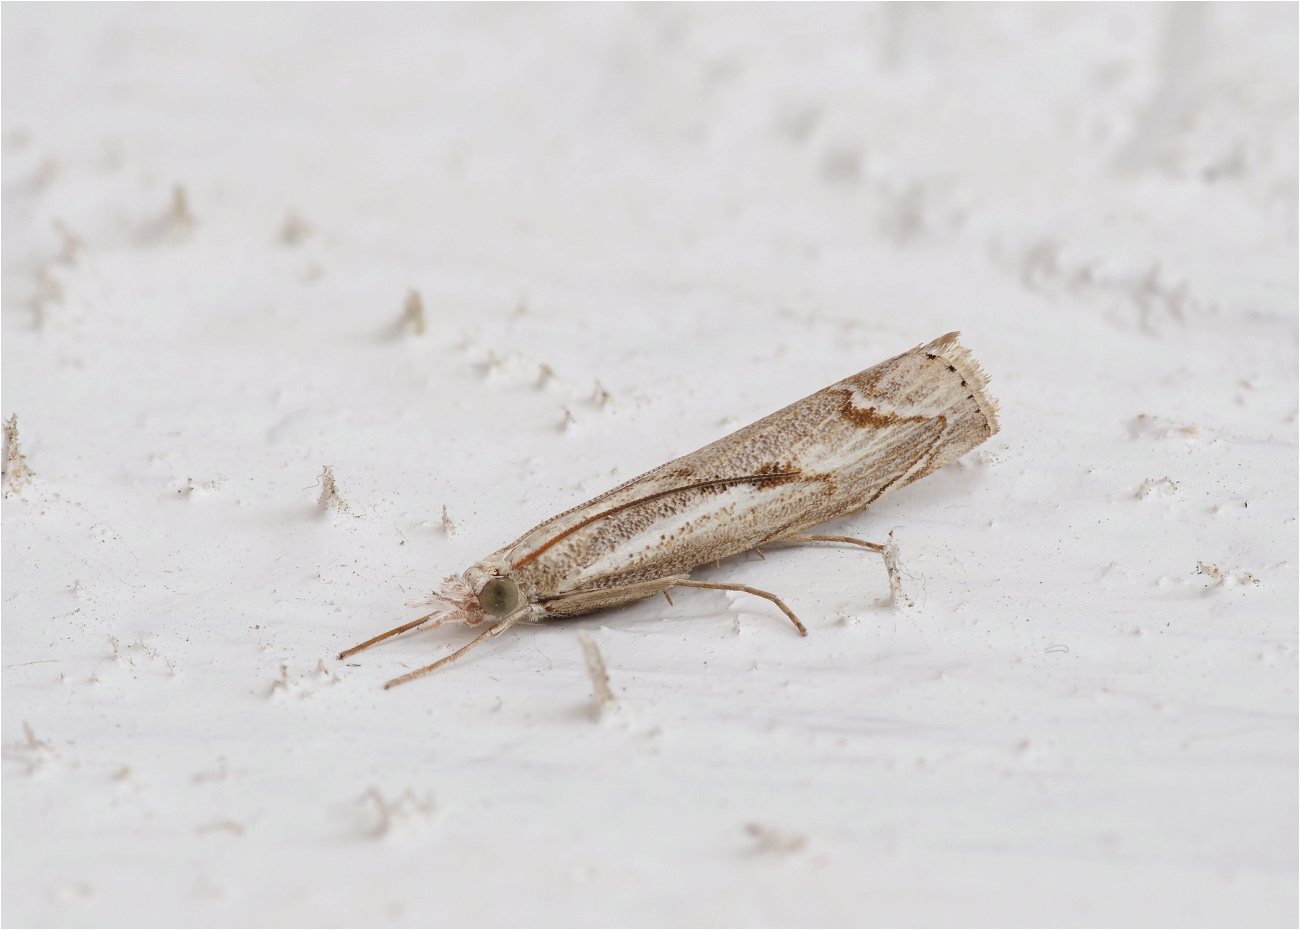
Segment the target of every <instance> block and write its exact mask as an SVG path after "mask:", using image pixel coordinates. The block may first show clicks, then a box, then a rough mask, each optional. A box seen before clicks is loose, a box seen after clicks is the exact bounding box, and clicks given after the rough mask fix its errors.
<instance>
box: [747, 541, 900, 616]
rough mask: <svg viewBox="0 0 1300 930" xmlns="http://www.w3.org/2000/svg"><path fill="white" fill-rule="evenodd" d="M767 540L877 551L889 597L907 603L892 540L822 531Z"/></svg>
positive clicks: (895, 547)
mask: <svg viewBox="0 0 1300 930" xmlns="http://www.w3.org/2000/svg"><path fill="white" fill-rule="evenodd" d="M768 542H778V543H808V542H830V543H845V544H846V545H850V546H861V547H862V548H864V549H870V550H872V551H873V552H879V553H880V555H881V557H882V558H884V560H885V571H886V572H887V573H888V574H889V599H890V600H891V601H893V602H894V603H895V604H905V603H908V601H907V599H906V598H904V597H903V573H902V571H901V569H900V568H899V565H898V547H897V546H895V545H894V544H893V543H892V542H889V543H873V542H867V541H866V540H865V539H857V538H855V537H853V536H830V535H826V534H823V533H789V534H787V535H785V536H777V537H775V538H774V539H769V540H768Z"/></svg>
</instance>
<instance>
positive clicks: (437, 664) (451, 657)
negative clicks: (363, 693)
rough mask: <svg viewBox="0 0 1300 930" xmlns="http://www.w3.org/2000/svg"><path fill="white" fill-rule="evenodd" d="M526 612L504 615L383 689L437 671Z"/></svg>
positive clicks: (511, 624) (500, 632)
mask: <svg viewBox="0 0 1300 930" xmlns="http://www.w3.org/2000/svg"><path fill="white" fill-rule="evenodd" d="M526 612H527V611H526V610H517V611H515V612H514V613H512V614H511V615H510V616H508V617H506V618H505V619H504V620H502V621H501V622H500V623H498V624H496V625H495V626H490V627H488V628H487V629H486V630H484V631H483V632H482V633H480V634H478V636H475V637H474V638H473V639H472V640H470V641H469V642H468V643H466V644H465V645H463V646H461V647H460V648H459V649H457V650H456V651H455V652H453V653H452V654H451V655H448V656H443V657H442V658H441V659H439V660H438V661H437V662H434V663H433V664H432V665H426V666H425V667H424V668H417V669H416V670H415V671H413V672H407V673H406V674H405V675H399V676H398V677H397V678H394V679H393V680H392V681H390V682H387V683H385V685H384V690H385V691H387V690H388V689H389V688H392V687H394V686H395V685H401V684H405V683H406V682H408V681H411V680H412V679H414V678H419V677H421V676H423V675H427V674H429V673H430V672H434V671H437V670H438V669H440V668H442V667H443V666H444V665H446V664H447V663H448V662H454V661H456V660H457V659H459V658H460V657H461V656H463V655H464V654H465V653H467V652H469V651H470V650H471V649H473V648H474V647H475V646H477V645H478V644H479V643H481V642H483V640H485V639H487V638H488V637H489V636H499V635H500V634H502V633H504V632H505V631H506V630H508V629H510V628H511V627H512V626H514V625H515V621H517V620H519V619H520V618H522V617H523V615H524V614H525V613H526Z"/></svg>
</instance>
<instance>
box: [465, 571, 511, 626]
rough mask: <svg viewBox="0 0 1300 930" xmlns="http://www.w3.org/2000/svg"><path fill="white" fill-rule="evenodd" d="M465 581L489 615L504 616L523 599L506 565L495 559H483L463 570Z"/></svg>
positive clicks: (484, 611)
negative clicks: (465, 570)
mask: <svg viewBox="0 0 1300 930" xmlns="http://www.w3.org/2000/svg"><path fill="white" fill-rule="evenodd" d="M465 581H466V582H467V583H468V584H469V587H470V590H471V591H473V592H474V597H475V598H477V599H478V604H479V607H480V608H482V610H483V613H485V614H487V615H488V616H489V617H504V616H505V615H506V614H509V613H512V612H513V611H515V610H517V609H518V608H519V606H520V605H521V604H522V603H523V601H524V597H523V595H522V594H521V593H520V591H519V585H517V584H516V583H515V580H514V579H513V578H511V577H510V576H509V575H508V574H507V566H506V565H505V564H503V563H498V562H497V561H496V560H495V559H484V560H483V561H482V562H479V563H478V564H477V565H475V566H474V567H473V568H471V569H470V570H469V571H467V572H465Z"/></svg>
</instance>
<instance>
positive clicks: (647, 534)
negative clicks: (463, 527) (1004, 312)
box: [496, 333, 998, 615]
mask: <svg viewBox="0 0 1300 930" xmlns="http://www.w3.org/2000/svg"><path fill="white" fill-rule="evenodd" d="M957 340H958V334H957V333H949V334H947V335H946V336H941V337H940V338H938V339H936V340H934V341H933V342H931V343H929V344H927V345H924V346H920V347H918V348H916V349H913V350H911V351H910V352H904V353H903V354H901V355H898V356H895V357H894V358H891V359H889V360H888V361H885V362H881V363H880V364H879V365H876V366H874V367H872V368H868V369H867V370H866V371H863V372H860V373H859V374H856V375H853V376H852V377H849V378H845V379H844V380H843V381H839V382H837V383H835V384H832V385H831V386H830V387H828V388H825V389H823V390H821V391H818V392H817V393H816V394H813V395H811V396H809V397H806V398H804V399H803V400H800V401H797V402H796V403H793V404H791V405H790V406H788V407H786V408H785V409H783V410H779V411H777V412H776V413H773V414H771V415H770V416H767V417H764V418H763V419H761V420H759V421H758V422H756V423H752V424H750V425H749V426H746V427H744V428H742V429H740V430H737V431H736V432H734V433H732V434H730V435H729V436H725V437H723V438H722V439H719V440H717V441H716V442H713V443H710V444H709V445H707V446H705V447H704V448H702V449H700V450H698V451H696V452H692V453H690V454H689V455H684V456H682V457H681V458H679V459H675V460H673V461H671V462H668V463H667V464H665V465H661V466H660V467H658V468H656V469H654V470H653V471H650V472H647V473H646V474H644V475H641V476H640V477H638V478H634V479H632V480H631V481H628V482H626V483H625V484H623V485H620V486H619V487H617V488H614V489H613V490H612V491H609V492H607V493H605V494H602V495H600V496H599V497H597V498H595V499H594V500H591V501H589V502H587V503H585V504H583V505H581V506H579V507H575V508H574V509H572V510H570V511H567V512H566V513H562V514H560V515H559V516H557V517H553V518H552V519H550V520H548V521H546V522H545V523H543V524H541V525H540V526H538V527H536V528H534V529H532V530H530V531H529V532H528V533H526V534H525V535H524V536H522V537H521V538H520V539H519V540H517V541H516V542H514V543H512V544H511V545H509V546H507V547H505V548H504V549H502V550H501V551H500V552H499V553H497V554H496V557H499V558H500V560H501V562H502V563H504V566H508V571H509V573H510V575H511V576H512V577H513V578H514V579H515V581H516V582H517V583H518V584H519V586H520V589H521V591H522V592H523V593H524V594H525V595H526V596H527V597H528V598H529V600H530V601H533V602H535V603H538V604H539V606H542V607H544V608H546V605H547V602H548V601H549V602H551V608H549V609H547V612H548V613H552V614H553V615H560V614H567V613H571V612H572V613H577V612H583V611H585V610H587V609H591V608H590V607H587V606H583V602H584V601H585V600H586V599H584V598H578V599H576V600H574V601H572V602H570V603H569V604H565V603H563V599H564V598H566V597H570V596H572V595H575V594H578V593H581V592H593V593H594V592H598V591H601V590H604V589H612V588H621V587H625V586H629V585H633V586H635V585H637V584H638V583H645V582H651V581H653V580H655V579H660V578H664V577H666V576H671V575H680V574H682V573H685V572H689V571H690V570H691V569H692V568H695V567H696V566H698V565H702V564H704V563H706V562H711V561H713V560H715V559H721V558H725V557H726V556H730V555H734V554H736V553H738V552H743V551H745V550H747V549H752V548H753V547H755V546H758V545H762V544H763V543H765V542H770V541H772V540H776V539H780V538H781V537H784V536H787V535H789V534H792V533H797V532H799V531H801V530H804V529H806V528H808V527H811V526H816V525H817V524H819V523H824V522H825V521H827V520H830V519H833V518H835V517H840V516H844V515H845V514H850V513H855V512H857V511H859V510H862V509H863V508H865V507H866V506H867V505H869V504H870V503H871V502H872V501H874V500H876V499H877V498H879V497H880V496H881V495H882V494H885V493H887V492H888V491H891V490H894V489H896V488H900V487H902V486H903V485H906V484H908V483H910V482H912V481H915V480H917V479H918V478H922V477H924V476H925V475H928V474H930V473H931V472H933V471H935V470H936V469H938V468H941V467H943V466H944V465H946V464H948V463H949V462H951V461H953V460H954V459H956V458H958V457H959V456H961V455H963V454H965V453H966V452H969V451H970V450H971V449H973V448H975V447H976V446H978V445H979V444H980V443H982V442H983V441H984V440H985V439H988V438H989V437H990V436H992V435H993V434H994V433H996V432H997V431H998V418H997V417H998V415H997V402H996V401H994V400H993V398H992V397H990V396H989V394H988V392H987V378H986V377H985V375H984V373H983V372H982V371H981V370H980V367H979V365H978V363H976V361H975V360H974V358H972V357H971V354H970V352H968V351H967V350H966V349H965V348H964V347H963V346H961V345H960V344H959V343H958V341H957ZM646 593H647V594H648V593H653V591H647V592H646ZM639 596H645V594H641V595H639ZM629 599H631V598H629ZM620 600H622V598H620ZM571 608H572V609H571Z"/></svg>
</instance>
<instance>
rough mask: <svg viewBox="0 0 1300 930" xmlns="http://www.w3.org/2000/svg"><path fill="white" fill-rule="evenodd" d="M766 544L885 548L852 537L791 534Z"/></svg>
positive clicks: (770, 540) (778, 537)
mask: <svg viewBox="0 0 1300 930" xmlns="http://www.w3.org/2000/svg"><path fill="white" fill-rule="evenodd" d="M768 542H788V543H803V542H839V543H848V544H849V545H851V546H861V547H862V548H864V549H874V550H875V551H876V552H884V551H885V546H884V545H882V544H881V543H873V542H867V541H866V540H865V539H855V538H854V537H852V536H824V535H822V534H820V533H791V534H790V535H789V536H777V537H776V538H775V539H769V540H768Z"/></svg>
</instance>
